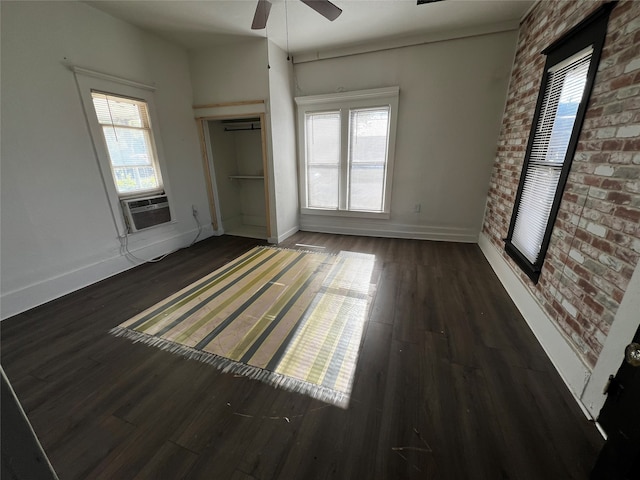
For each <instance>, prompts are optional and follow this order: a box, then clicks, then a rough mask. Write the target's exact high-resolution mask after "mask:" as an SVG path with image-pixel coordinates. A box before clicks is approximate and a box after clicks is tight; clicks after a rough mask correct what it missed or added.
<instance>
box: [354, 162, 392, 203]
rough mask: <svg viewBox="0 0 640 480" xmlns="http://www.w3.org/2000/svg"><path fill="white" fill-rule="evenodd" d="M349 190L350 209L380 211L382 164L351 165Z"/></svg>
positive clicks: (382, 183) (382, 185) (382, 178)
mask: <svg viewBox="0 0 640 480" xmlns="http://www.w3.org/2000/svg"><path fill="white" fill-rule="evenodd" d="M350 180H351V182H350V183H351V190H350V191H349V207H350V209H351V210H361V211H367V212H381V211H382V207H383V205H382V196H383V195H382V194H383V192H384V166H383V165H360V164H357V163H356V164H353V165H351V176H350Z"/></svg>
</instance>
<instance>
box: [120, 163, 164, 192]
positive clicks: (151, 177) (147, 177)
mask: <svg viewBox="0 0 640 480" xmlns="http://www.w3.org/2000/svg"><path fill="white" fill-rule="evenodd" d="M113 176H114V179H115V181H116V188H117V189H118V193H132V192H137V191H140V190H153V189H155V188H158V187H159V182H158V177H157V175H156V172H155V170H154V169H153V167H115V168H114V169H113Z"/></svg>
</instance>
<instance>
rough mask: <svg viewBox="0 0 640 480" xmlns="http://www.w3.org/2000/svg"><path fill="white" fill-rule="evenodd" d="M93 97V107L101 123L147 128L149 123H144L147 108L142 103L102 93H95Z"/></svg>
mask: <svg viewBox="0 0 640 480" xmlns="http://www.w3.org/2000/svg"><path fill="white" fill-rule="evenodd" d="M92 97H93V106H94V107H95V109H96V115H97V116H98V121H99V122H100V123H102V124H107V125H111V124H114V125H123V126H129V127H138V128H142V127H143V126H147V125H146V123H147V122H146V121H143V117H146V116H147V114H146V108H144V105H143V104H141V103H140V102H136V101H135V100H128V99H124V98H122V99H120V98H118V97H112V96H108V95H104V94H102V93H93V94H92Z"/></svg>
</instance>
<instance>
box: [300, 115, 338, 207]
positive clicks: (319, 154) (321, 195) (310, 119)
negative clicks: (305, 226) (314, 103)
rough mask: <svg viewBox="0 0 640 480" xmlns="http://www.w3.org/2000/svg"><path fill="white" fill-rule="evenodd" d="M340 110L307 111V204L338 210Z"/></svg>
mask: <svg viewBox="0 0 640 480" xmlns="http://www.w3.org/2000/svg"><path fill="white" fill-rule="evenodd" d="M340 125H341V123H340V110H336V111H331V112H318V113H307V114H306V116H305V136H306V139H305V145H306V150H307V151H306V161H307V204H308V206H309V207H313V208H326V209H334V210H335V209H337V208H338V205H339V202H340V190H339V188H340V148H341V146H340Z"/></svg>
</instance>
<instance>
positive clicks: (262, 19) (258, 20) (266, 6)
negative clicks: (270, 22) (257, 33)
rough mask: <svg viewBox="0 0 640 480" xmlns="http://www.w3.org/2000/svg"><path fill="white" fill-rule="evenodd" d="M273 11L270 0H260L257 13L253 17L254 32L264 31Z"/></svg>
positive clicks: (252, 26) (252, 27)
mask: <svg viewBox="0 0 640 480" xmlns="http://www.w3.org/2000/svg"><path fill="white" fill-rule="evenodd" d="M270 11H271V2H270V1H269V0H258V5H257V6H256V13H255V14H254V15H253V23H252V24H251V29H252V30H262V29H263V28H265V27H266V26H267V19H268V18H269V12H270Z"/></svg>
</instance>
